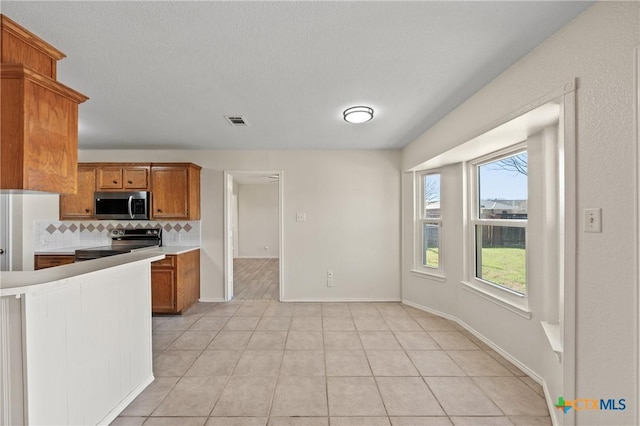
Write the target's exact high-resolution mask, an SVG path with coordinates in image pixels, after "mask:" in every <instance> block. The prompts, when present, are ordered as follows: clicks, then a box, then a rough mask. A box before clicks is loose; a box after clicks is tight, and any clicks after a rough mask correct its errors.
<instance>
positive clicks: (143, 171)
mask: <svg viewBox="0 0 640 426" xmlns="http://www.w3.org/2000/svg"><path fill="white" fill-rule="evenodd" d="M130 189H131V190H138V191H147V190H148V189H149V166H126V167H122V166H121V167H117V166H101V167H100V168H98V190H100V191H110V190H130Z"/></svg>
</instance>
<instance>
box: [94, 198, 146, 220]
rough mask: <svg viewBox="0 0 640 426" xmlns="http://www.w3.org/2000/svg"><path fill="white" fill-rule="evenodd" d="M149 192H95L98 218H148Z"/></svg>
mask: <svg viewBox="0 0 640 426" xmlns="http://www.w3.org/2000/svg"><path fill="white" fill-rule="evenodd" d="M150 202H151V195H150V193H149V192H95V193H94V206H93V207H94V209H95V210H94V212H95V217H96V219H118V220H121V219H125V220H148V219H149V213H150V211H151V210H150V205H149V203H150Z"/></svg>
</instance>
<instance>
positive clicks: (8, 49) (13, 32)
mask: <svg viewBox="0 0 640 426" xmlns="http://www.w3.org/2000/svg"><path fill="white" fill-rule="evenodd" d="M0 32H1V33H2V43H1V45H0V62H1V63H3V64H23V65H25V66H27V67H29V68H31V69H32V70H33V71H35V72H37V73H39V74H42V75H45V76H47V77H49V78H50V79H52V80H55V79H56V77H57V76H56V69H57V67H56V65H57V61H59V60H60V59H62V58H64V57H65V56H66V55H65V54H64V53H62V52H61V51H59V50H58V49H56V48H55V47H53V46H52V45H50V44H49V43H47V42H46V41H44V40H42V39H41V38H40V37H38V36H37V35H35V34H33V33H32V32H31V31H29V30H27V29H25V28H23V27H21V26H20V25H18V24H16V23H15V22H13V21H12V20H11V19H9V18H7V17H6V16H4V15H0Z"/></svg>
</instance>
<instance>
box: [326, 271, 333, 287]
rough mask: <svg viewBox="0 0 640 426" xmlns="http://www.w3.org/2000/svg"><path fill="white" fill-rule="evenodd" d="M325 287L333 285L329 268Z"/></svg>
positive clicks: (331, 272)
mask: <svg viewBox="0 0 640 426" xmlns="http://www.w3.org/2000/svg"><path fill="white" fill-rule="evenodd" d="M327 287H333V271H332V270H331V269H329V270H328V271H327Z"/></svg>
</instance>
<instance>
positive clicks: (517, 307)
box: [460, 281, 531, 319]
mask: <svg viewBox="0 0 640 426" xmlns="http://www.w3.org/2000/svg"><path fill="white" fill-rule="evenodd" d="M460 283H461V284H462V288H463V289H464V290H466V291H468V292H470V293H472V294H475V295H476V296H479V297H482V298H483V299H485V300H488V301H489V302H492V303H495V304H496V305H498V306H501V307H503V308H505V309H506V310H508V311H511V312H513V313H515V314H517V315H520V316H521V317H522V318H526V319H531V310H530V309H529V307H528V306H523V305H521V304H517V303H514V302H513V301H512V300H509V299H507V298H506V297H501V296H500V295H498V294H496V293H494V292H490V291H487V290H486V289H485V288H482V286H480V285H478V284H475V283H472V282H469V281H460Z"/></svg>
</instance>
